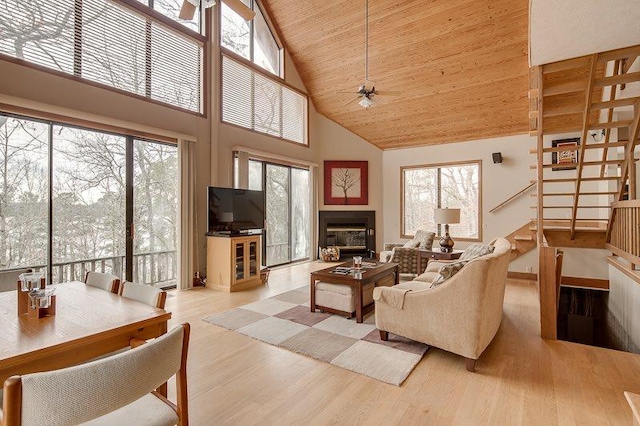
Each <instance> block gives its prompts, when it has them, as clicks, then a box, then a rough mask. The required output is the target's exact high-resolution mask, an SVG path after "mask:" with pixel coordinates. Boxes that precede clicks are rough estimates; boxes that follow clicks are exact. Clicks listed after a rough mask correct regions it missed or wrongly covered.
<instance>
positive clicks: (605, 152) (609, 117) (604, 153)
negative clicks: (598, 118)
mask: <svg viewBox="0 0 640 426" xmlns="http://www.w3.org/2000/svg"><path fill="white" fill-rule="evenodd" d="M619 68H620V60H619V59H617V60H616V61H615V62H614V65H613V74H614V75H615V74H617V73H618V70H619ZM617 90H618V86H613V87H612V88H611V93H610V95H609V101H615V99H616V92H617ZM591 108H592V109H593V104H591ZM611 121H613V108H609V109H608V110H607V122H608V123H609V122H611ZM610 141H611V129H607V130H606V131H605V138H604V143H605V145H606V144H608V143H609V142H610ZM608 154H609V147H608V146H606V147H605V148H604V149H603V150H602V159H603V160H606V159H607V156H608ZM606 169H607V168H606V166H605V165H604V164H603V165H602V167H601V168H600V176H604V172H605V171H606Z"/></svg>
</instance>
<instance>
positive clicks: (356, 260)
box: [353, 256, 362, 269]
mask: <svg viewBox="0 0 640 426" xmlns="http://www.w3.org/2000/svg"><path fill="white" fill-rule="evenodd" d="M353 267H354V268H357V269H360V268H362V256H353Z"/></svg>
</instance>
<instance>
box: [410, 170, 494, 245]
mask: <svg viewBox="0 0 640 426" xmlns="http://www.w3.org/2000/svg"><path fill="white" fill-rule="evenodd" d="M400 173H401V179H402V204H401V209H402V211H401V217H402V235H403V236H411V235H414V234H415V231H416V230H418V229H426V230H437V231H438V235H442V232H441V231H442V229H441V225H442V224H436V223H435V220H434V210H435V209H437V208H447V207H448V208H459V209H460V223H459V224H450V231H449V233H450V234H451V236H452V237H453V238H454V239H462V240H465V239H467V240H481V239H482V231H481V228H482V221H481V216H480V215H481V209H480V207H481V200H482V192H481V186H480V181H481V175H482V162H481V161H474V162H469V163H463V164H458V163H456V164H433V165H424V166H411V167H402V168H401V169H400Z"/></svg>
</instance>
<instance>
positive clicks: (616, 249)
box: [605, 200, 640, 269]
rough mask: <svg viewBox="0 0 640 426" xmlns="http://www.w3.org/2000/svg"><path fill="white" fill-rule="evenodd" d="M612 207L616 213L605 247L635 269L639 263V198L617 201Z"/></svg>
mask: <svg viewBox="0 0 640 426" xmlns="http://www.w3.org/2000/svg"><path fill="white" fill-rule="evenodd" d="M613 209H614V211H615V212H616V215H615V216H614V217H613V219H612V221H613V224H612V226H611V228H610V229H611V234H610V239H609V240H608V242H607V244H606V245H605V247H606V248H607V250H610V251H611V252H612V253H613V254H615V255H617V256H620V257H622V258H624V259H626V260H628V261H629V262H630V264H631V269H636V268H637V267H638V266H639V265H640V200H627V201H618V202H616V203H613Z"/></svg>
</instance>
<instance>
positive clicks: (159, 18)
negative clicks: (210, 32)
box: [0, 0, 210, 118]
mask: <svg viewBox="0 0 640 426" xmlns="http://www.w3.org/2000/svg"><path fill="white" fill-rule="evenodd" d="M110 1H112V2H113V3H115V4H117V5H120V6H122V7H124V8H126V9H129V10H131V11H132V12H133V13H137V14H141V15H142V16H143V17H144V18H145V19H148V20H149V21H152V22H155V23H157V24H159V25H160V26H162V27H163V28H164V29H166V30H167V31H171V32H174V33H176V34H177V35H178V36H180V37H184V38H186V39H192V40H194V41H195V42H197V43H198V44H200V46H201V50H202V55H201V67H200V69H201V72H200V82H199V84H200V92H201V94H200V108H199V111H193V110H190V109H186V108H183V107H180V106H176V105H172V104H170V103H167V102H163V101H160V100H157V99H152V98H151V97H147V96H144V95H140V94H137V93H132V92H128V91H126V90H123V89H120V88H117V87H112V86H109V85H108V84H104V83H99V82H96V81H92V80H89V79H87V78H84V77H82V76H81V74H79V73H80V71H81V69H82V64H81V62H80V61H79V58H80V57H81V53H79V50H78V49H81V46H80V47H78V46H77V45H74V52H73V58H72V59H73V73H66V72H64V71H60V70H56V69H53V68H49V67H47V66H44V65H40V64H36V63H33V62H30V61H28V60H25V59H20V58H16V57H13V56H11V55H7V54H4V53H0V60H4V61H7V62H12V63H15V64H18V65H22V66H25V67H27V68H31V69H35V70H37V71H42V72H45V73H48V74H52V75H55V76H58V77H63V78H66V79H69V80H74V81H77V82H79V83H84V84H87V85H89V86H93V87H98V88H100V89H104V90H108V91H111V92H115V93H118V94H121V95H126V96H129V97H131V98H135V99H139V100H143V101H145V102H149V103H152V104H155V105H160V106H163V107H166V108H171V109H174V110H177V111H181V112H184V113H187V114H191V115H196V116H198V117H204V118H206V117H207V115H208V104H209V96H210V94H209V93H207V91H208V86H209V85H208V84H207V76H208V74H209V71H208V66H207V64H208V57H209V52H208V49H207V48H206V43H207V41H208V39H209V37H208V36H207V35H203V34H200V33H198V32H196V31H194V30H192V29H190V28H188V27H186V26H184V25H182V24H180V23H178V22H176V21H174V20H173V19H171V18H169V17H167V16H165V15H163V14H162V13H160V12H158V11H157V10H154V9H152V8H150V7H149V6H146V5H144V4H143V3H140V2H139V1H137V0H110ZM207 15H208V14H207V13H203V14H202V17H203V18H202V19H203V20H202V21H201V28H202V26H204V27H205V28H206V27H207V26H206V23H205V22H204V20H205V19H207V18H206V16H207ZM81 27H82V26H81V25H74V30H73V37H74V41H76V42H77V40H79V39H81V37H82V29H81ZM147 84H150V82H147Z"/></svg>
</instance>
